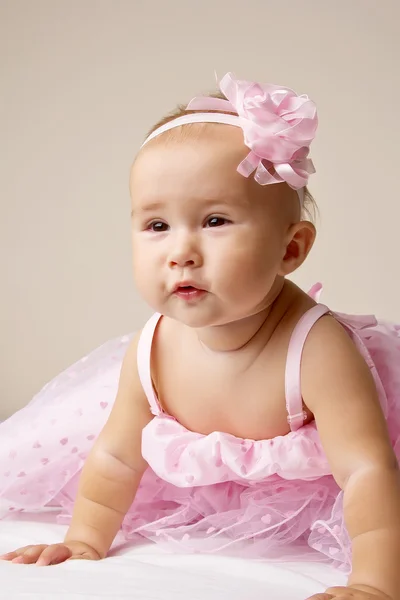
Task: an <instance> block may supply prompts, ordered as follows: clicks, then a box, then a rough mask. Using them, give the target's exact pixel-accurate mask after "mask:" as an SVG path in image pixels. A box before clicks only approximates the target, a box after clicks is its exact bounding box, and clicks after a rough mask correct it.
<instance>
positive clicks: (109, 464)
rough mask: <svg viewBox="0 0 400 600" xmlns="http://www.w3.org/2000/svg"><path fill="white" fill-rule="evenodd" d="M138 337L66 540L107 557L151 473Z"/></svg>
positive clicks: (84, 477)
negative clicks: (143, 450) (146, 474)
mask: <svg viewBox="0 0 400 600" xmlns="http://www.w3.org/2000/svg"><path fill="white" fill-rule="evenodd" d="M136 354H137V338H136V339H135V340H134V341H133V342H132V344H131V346H130V348H129V349H128V352H127V354H126V356H125V359H124V362H123V365H122V369H121V376H120V382H119V389H118V393H117V398H116V400H115V404H114V407H113V409H112V412H111V414H110V417H109V419H108V421H107V423H106V425H105V426H104V428H103V430H102V432H101V433H100V435H99V437H98V439H97V440H96V443H95V444H94V446H93V449H92V450H91V452H90V454H89V456H88V458H87V461H86V463H85V466H84V468H83V470H82V476H81V480H80V485H79V491H78V496H77V499H76V503H75V506H74V512H73V516H72V522H71V525H70V527H69V529H68V532H67V535H66V538H65V541H66V542H71V541H80V542H84V543H86V544H88V545H89V546H91V547H92V548H94V549H95V550H96V552H97V553H98V554H99V556H100V557H104V556H105V555H106V554H107V552H108V550H109V548H110V546H111V544H112V541H113V540H114V537H115V536H116V534H117V532H118V530H119V528H120V526H121V523H122V521H123V518H124V516H125V514H126V513H127V511H128V509H129V508H130V506H131V504H132V502H133V499H134V497H135V494H136V490H137V488H138V485H139V483H140V480H141V478H142V475H143V473H144V471H145V469H146V466H147V464H146V462H145V461H144V459H143V458H142V454H141V441H142V430H143V427H144V426H145V425H146V424H147V423H148V422H149V421H150V419H151V413H150V410H149V405H148V402H147V400H146V397H145V395H144V392H143V389H142V386H141V383H140V380H139V376H138V372H137V365H136Z"/></svg>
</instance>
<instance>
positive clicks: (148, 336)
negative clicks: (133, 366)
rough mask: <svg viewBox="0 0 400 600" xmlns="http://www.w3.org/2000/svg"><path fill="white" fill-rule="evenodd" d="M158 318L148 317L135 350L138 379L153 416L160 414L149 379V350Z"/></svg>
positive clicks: (157, 316)
mask: <svg viewBox="0 0 400 600" xmlns="http://www.w3.org/2000/svg"><path fill="white" fill-rule="evenodd" d="M160 318H161V315H160V314H159V313H155V314H154V315H153V316H152V317H150V319H149V320H148V321H147V323H146V325H145V326H144V327H143V329H142V333H141V335H140V338H139V342H138V348H137V367H138V373H139V378H140V382H141V384H142V387H143V390H144V393H145V394H146V397H147V400H148V402H149V404H150V410H151V412H152V413H153V415H158V414H160V412H161V408H160V405H159V403H158V400H157V396H156V394H155V392H154V386H153V381H152V379H151V348H152V345H153V338H154V332H155V330H156V328H157V325H158V323H159V321H160Z"/></svg>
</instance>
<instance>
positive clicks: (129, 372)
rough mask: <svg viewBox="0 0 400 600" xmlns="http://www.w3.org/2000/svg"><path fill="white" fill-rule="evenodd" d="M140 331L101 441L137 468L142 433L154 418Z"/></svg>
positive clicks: (129, 353)
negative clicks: (142, 372) (142, 370)
mask: <svg viewBox="0 0 400 600" xmlns="http://www.w3.org/2000/svg"><path fill="white" fill-rule="evenodd" d="M140 333H141V332H139V333H138V334H136V335H135V337H134V338H133V340H132V341H131V343H130V345H129V347H128V350H127V352H126V354H125V358H124V360H123V363H122V367H121V373H120V380H119V386H118V392H117V396H116V398H115V402H114V405H113V408H112V411H111V413H110V416H109V418H108V421H107V423H106V425H105V426H104V428H103V430H102V432H101V434H100V436H99V443H100V444H101V446H102V448H103V449H104V450H106V451H107V452H108V453H110V454H112V455H114V456H116V457H118V458H119V459H120V460H121V461H122V462H124V463H126V464H128V465H130V466H135V467H137V464H138V461H139V460H140V459H139V455H140V447H141V432H142V430H143V428H144V427H145V426H146V425H147V424H148V423H149V422H150V420H151V419H152V414H151V412H150V407H149V403H148V401H147V398H146V395H145V393H144V390H143V387H142V384H141V381H140V377H139V373H138V366H137V349H138V342H139V339H140Z"/></svg>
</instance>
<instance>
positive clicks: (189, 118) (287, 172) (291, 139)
mask: <svg viewBox="0 0 400 600" xmlns="http://www.w3.org/2000/svg"><path fill="white" fill-rule="evenodd" d="M219 87H220V90H221V92H222V93H223V94H224V96H225V98H226V100H223V99H220V98H207V97H198V98H194V99H193V100H191V102H189V104H188V105H187V107H186V110H195V111H204V110H213V111H226V112H232V113H235V114H233V115H232V114H225V112H211V113H204V112H195V113H191V114H187V115H183V116H181V117H177V118H176V119H173V120H172V121H169V122H168V123H166V124H165V125H162V126H161V127H159V128H158V129H156V130H155V131H154V132H153V133H152V134H150V135H149V137H148V138H147V139H146V140H145V142H144V143H143V145H142V147H143V146H144V145H145V144H147V143H148V142H149V141H150V140H152V139H153V138H155V137H157V136H159V135H160V134H161V133H164V132H165V131H168V130H169V129H173V128H174V127H179V126H181V125H185V124H188V123H224V124H226V125H234V126H236V127H241V128H242V130H243V135H244V143H245V145H246V146H247V147H248V148H249V149H250V152H249V154H248V155H247V156H246V158H245V159H244V160H243V161H242V162H241V163H240V165H239V166H238V168H237V170H238V172H239V173H240V174H241V175H243V176H244V177H249V176H250V175H251V174H252V173H254V179H255V180H256V181H257V183H259V184H260V185H269V184H272V183H282V182H286V183H287V184H288V185H289V186H290V187H291V188H293V189H295V190H297V193H298V194H299V198H300V202H301V203H302V201H303V188H304V186H305V185H307V182H308V178H309V175H312V174H313V173H315V168H314V165H313V162H312V160H311V159H310V158H308V154H309V147H310V144H311V142H312V140H313V139H314V137H315V133H316V130H317V126H318V117H317V109H316V106H315V104H314V102H313V101H312V100H310V99H309V98H308V96H306V95H304V94H303V95H301V96H298V95H297V94H296V93H295V92H294V91H293V90H291V89H289V88H285V87H279V86H276V85H271V84H266V85H262V84H259V83H255V82H251V81H241V80H238V79H235V78H234V76H233V75H232V73H227V74H226V75H225V76H224V77H223V78H222V79H221V81H220V84H219ZM271 170H272V173H271V172H270V171H271Z"/></svg>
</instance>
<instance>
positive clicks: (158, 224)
mask: <svg viewBox="0 0 400 600" xmlns="http://www.w3.org/2000/svg"><path fill="white" fill-rule="evenodd" d="M147 229H148V230H149V231H154V232H155V233H163V232H164V231H168V229H169V225H167V223H164V222H163V221H153V222H152V223H150V224H149V225H148V227H147Z"/></svg>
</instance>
